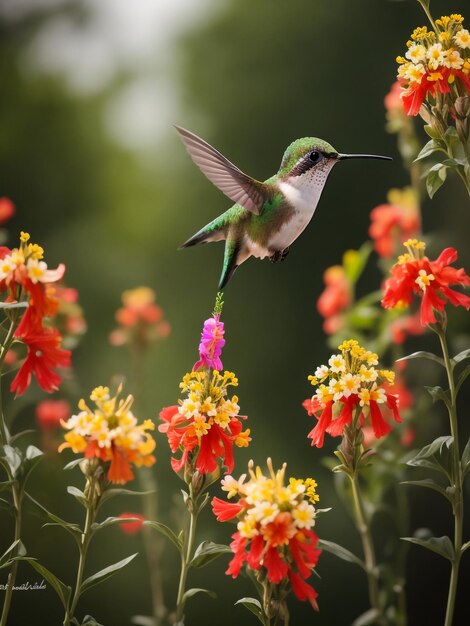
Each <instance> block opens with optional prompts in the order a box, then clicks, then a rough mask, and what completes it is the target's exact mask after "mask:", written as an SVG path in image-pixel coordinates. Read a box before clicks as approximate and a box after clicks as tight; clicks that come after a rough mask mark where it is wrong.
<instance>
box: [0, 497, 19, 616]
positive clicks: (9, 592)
mask: <svg viewBox="0 0 470 626" xmlns="http://www.w3.org/2000/svg"><path fill="white" fill-rule="evenodd" d="M12 492H13V503H14V506H15V541H18V540H19V539H20V537H21V501H22V493H21V491H20V489H19V487H17V486H16V485H15V486H14V487H13V490H12ZM17 571H18V561H14V562H13V565H12V567H11V570H10V573H9V574H8V580H7V588H6V592H5V602H4V603H3V610H2V619H1V621H0V626H6V623H7V619H8V613H9V611H10V605H11V599H12V596H13V587H14V585H15V582H16V574H17Z"/></svg>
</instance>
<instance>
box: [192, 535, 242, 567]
mask: <svg viewBox="0 0 470 626" xmlns="http://www.w3.org/2000/svg"><path fill="white" fill-rule="evenodd" d="M231 553H232V550H231V549H230V548H229V547H228V546H226V545H224V544H220V543H213V542H212V541H203V542H202V543H201V544H199V545H198V547H197V548H196V551H195V553H194V556H193V558H192V560H191V561H190V563H189V565H190V566H191V567H204V566H205V565H207V564H208V563H211V562H212V561H215V559H217V558H219V556H222V554H231Z"/></svg>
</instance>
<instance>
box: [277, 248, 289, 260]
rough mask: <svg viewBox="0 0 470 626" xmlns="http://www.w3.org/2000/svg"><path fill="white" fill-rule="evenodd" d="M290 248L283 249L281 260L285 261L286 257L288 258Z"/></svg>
mask: <svg viewBox="0 0 470 626" xmlns="http://www.w3.org/2000/svg"><path fill="white" fill-rule="evenodd" d="M289 250H290V248H284V250H282V252H281V258H280V259H279V260H280V261H284V259H285V258H287V255H288V254H289Z"/></svg>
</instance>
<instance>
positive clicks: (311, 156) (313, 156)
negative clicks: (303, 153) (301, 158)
mask: <svg viewBox="0 0 470 626" xmlns="http://www.w3.org/2000/svg"><path fill="white" fill-rule="evenodd" d="M308 157H309V159H310V161H312V162H313V163H316V162H317V161H318V159H319V158H320V153H319V152H318V150H314V151H313V152H310V154H309V155H308Z"/></svg>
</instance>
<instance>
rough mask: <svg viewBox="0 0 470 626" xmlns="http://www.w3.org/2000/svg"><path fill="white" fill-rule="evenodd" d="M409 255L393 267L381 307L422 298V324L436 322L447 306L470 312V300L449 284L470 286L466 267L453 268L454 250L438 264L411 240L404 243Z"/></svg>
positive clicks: (393, 305) (445, 252) (440, 259)
mask: <svg viewBox="0 0 470 626" xmlns="http://www.w3.org/2000/svg"><path fill="white" fill-rule="evenodd" d="M404 245H405V247H406V249H407V251H408V252H407V253H406V254H403V255H401V256H400V257H399V258H398V262H397V263H395V265H394V266H393V267H392V268H391V270H390V273H391V278H388V279H387V280H386V281H385V286H384V296H383V299H382V306H383V307H384V308H385V309H392V308H397V307H398V308H399V307H406V306H409V305H410V304H411V302H412V300H413V295H418V296H422V297H421V306H420V323H421V325H422V326H427V325H428V324H434V323H436V321H437V320H436V315H435V312H436V311H438V312H440V313H441V312H442V311H444V309H445V307H446V304H447V303H448V302H450V303H451V304H452V305H453V306H463V307H464V308H465V309H467V310H469V309H470V297H469V296H467V295H465V294H463V293H460V292H458V291H455V289H451V288H450V285H461V286H468V285H470V276H468V275H467V274H466V273H465V270H464V269H463V268H460V269H456V268H454V267H451V264H452V263H454V262H455V261H456V260H457V258H458V255H457V250H455V248H446V249H445V250H443V252H441V254H440V255H439V257H438V258H437V259H436V260H435V261H430V260H429V258H428V257H427V256H425V254H424V251H425V248H426V246H425V244H424V243H423V242H422V241H417V240H416V239H411V240H409V241H407V242H405V244H404Z"/></svg>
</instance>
